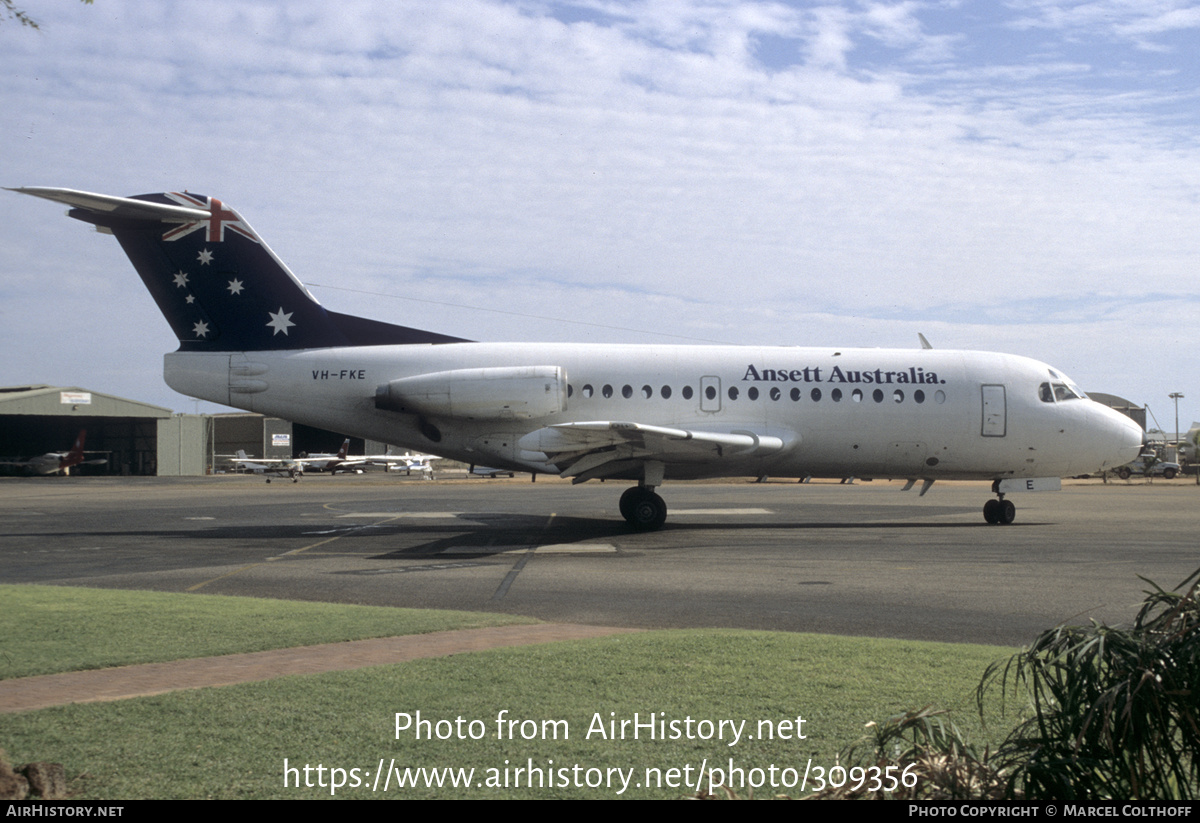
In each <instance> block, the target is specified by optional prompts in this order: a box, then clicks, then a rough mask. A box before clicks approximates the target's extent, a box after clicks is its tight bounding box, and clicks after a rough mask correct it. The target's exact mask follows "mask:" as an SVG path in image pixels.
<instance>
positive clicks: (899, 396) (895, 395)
mask: <svg viewBox="0 0 1200 823" xmlns="http://www.w3.org/2000/svg"><path fill="white" fill-rule="evenodd" d="M892 399H893V400H895V401H896V402H897V403H903V402H904V392H902V391H900V390H899V389H896V390H895V391H894V392H892Z"/></svg>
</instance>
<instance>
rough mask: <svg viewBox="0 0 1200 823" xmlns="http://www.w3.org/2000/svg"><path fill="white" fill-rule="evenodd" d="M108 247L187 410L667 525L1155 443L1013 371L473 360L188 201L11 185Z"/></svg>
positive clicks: (506, 356) (1048, 478) (606, 351)
mask: <svg viewBox="0 0 1200 823" xmlns="http://www.w3.org/2000/svg"><path fill="white" fill-rule="evenodd" d="M15 191H18V192H21V193H23V194H30V195H34V196H37V197H43V198H46V199H48V200H54V201H57V202H59V203H64V204H66V205H68V206H70V207H71V209H70V211H68V214H69V215H70V216H71V217H74V218H76V219H79V220H82V221H84V222H87V223H91V224H94V225H95V226H96V228H97V229H98V230H99V231H101V232H105V233H108V234H112V235H114V236H115V237H116V238H117V240H118V241H119V242H120V243H121V246H122V247H123V248H124V250H125V252H126V254H128V255H129V258H130V260H131V261H132V262H133V265H134V267H135V268H136V269H137V272H138V274H139V275H141V278H142V280H143V281H144V282H145V284H146V287H147V288H148V289H149V290H150V293H151V294H152V295H153V296H154V299H155V301H157V303H158V306H159V308H160V309H161V310H162V312H163V314H164V315H165V316H166V319H167V322H168V323H170V325H171V328H172V329H173V330H174V332H175V334H176V336H177V337H178V338H179V342H180V345H179V349H178V351H175V352H172V353H170V354H167V355H166V357H165V365H164V376H165V378H166V381H167V383H168V384H169V385H170V386H171V387H172V388H174V389H175V390H176V391H179V392H181V393H183V394H186V395H189V396H192V397H201V398H204V399H206V400H211V401H214V402H217V403H223V404H227V405H230V406H236V407H238V408H242V409H248V410H250V411H255V412H261V413H264V414H269V415H273V416H278V417H283V418H286V419H289V420H293V421H296V422H300V423H305V424H307V425H310V426H317V427H321V428H326V429H332V430H335V431H340V432H346V433H350V434H353V435H355V436H358V437H364V438H368V439H371V440H378V441H382V442H386V443H397V444H401V445H403V446H405V447H408V448H412V449H418V450H422V451H434V452H436V453H438V454H440V455H444V456H446V457H451V458H454V459H457V460H462V461H464V462H467V463H472V464H479V465H488V466H496V467H504V468H507V469H512V470H515V471H526V472H554V473H556V474H560V475H562V476H563V477H570V478H572V480H574V482H577V483H582V482H584V481H587V480H592V479H596V478H608V479H618V480H629V481H634V483H636V485H633V486H631V487H630V488H628V489H627V490H626V491H625V493H624V494H622V495H621V500H620V510H621V514H622V515H624V517H625V519H626V520H628V521H629V523H630V524H631V525H632V526H633V527H634V528H637V529H656V528H658V527H660V526H661V525H662V524H663V522H664V521H665V520H666V516H667V507H666V504H665V503H664V502H663V500H662V498H661V497H660V496H659V495H658V494H656V493H655V489H656V488H658V487H659V486H661V485H662V484H663V482H664V481H666V480H674V479H687V478H700V477H727V476H750V477H753V476H762V475H770V476H773V477H796V478H803V477H809V476H812V477H836V478H845V477H848V476H855V477H862V478H899V479H907V480H908V481H909V482H908V483H907V484H906V486H905V489H909V488H912V486H913V485H914V484H915V483H916V482H917V481H918V480H919V481H922V487H921V493H922V494H923V493H924V492H925V491H927V490H928V488H929V486H930V485H932V484H933V482H934V481H935V480H939V479H973V480H991V481H993V484H992V491H993V493H994V494H995V495H996V497H995V498H994V499H989V500H988V501H987V505H985V506H984V509H983V514H984V518H985V519H986V520H987V521H988V522H989V523H1011V522H1012V520H1013V518H1014V516H1015V512H1016V509H1015V507H1014V506H1013V504H1012V501H1010V500H1007V499H1005V494H1007V493H1009V492H1013V491H1018V490H1031V491H1040V490H1049V489H1057V488H1059V487H1060V485H1061V483H1060V480H1059V478H1061V477H1064V476H1068V475H1077V474H1084V473H1087V472H1095V471H1100V470H1103V469H1108V468H1113V467H1116V466H1120V465H1122V464H1124V463H1127V462H1128V461H1129V460H1131V459H1133V458H1134V457H1135V456H1137V454H1138V451H1139V448H1140V446H1141V443H1142V431H1141V429H1140V427H1138V426H1137V425H1136V424H1135V423H1133V422H1132V421H1130V420H1129V419H1127V418H1126V417H1124V416H1122V415H1120V414H1118V413H1117V412H1115V411H1112V410H1110V409H1108V408H1106V407H1104V406H1102V405H1100V404H1099V403H1095V402H1093V401H1091V400H1089V399H1087V397H1085V395H1084V394H1083V393H1082V392H1081V391H1080V390H1079V389H1078V388H1076V387H1075V386H1074V385H1073V384H1072V383H1071V381H1070V380H1068V379H1067V377H1066V376H1065V375H1063V373H1062V372H1060V371H1058V370H1057V369H1053V368H1050V367H1049V366H1047V365H1046V364H1045V363H1039V362H1037V361H1035V360H1029V359H1027V358H1024V357H1015V356H1012V355H1006V354H992V353H987V352H972V351H943V350H936V349H930V348H928V347H923V348H921V349H912V350H884V349H849V348H843V349H816V348H799V347H777V348H770V347H757V346H658V345H598V344H584V345H561V344H557V343H554V344H538V343H477V342H471V341H468V340H464V339H461V338H457V337H450V336H447V335H442V334H436V333H433V332H427V331H421V330H418V329H412V328H408V327H405V326H396V325H391V324H388V323H382V322H379V321H375V320H368V319H365V318H360V317H354V316H350V315H344V314H338V313H336V312H332V311H329V310H327V309H325V308H324V307H322V306H321V305H320V304H319V303H318V302H317V301H316V300H315V299H314V298H313V297H312V295H310V294H309V293H308V290H307V289H305V287H304V286H303V285H302V284H301V283H300V281H299V280H297V279H296V277H295V276H294V275H293V274H292V273H291V272H290V271H289V270H288V269H287V267H286V266H285V265H284V264H283V263H282V262H280V260H279V259H278V258H277V257H275V255H274V253H273V252H272V251H271V250H270V249H269V248H268V247H267V245H266V243H264V242H263V241H262V239H261V238H259V236H258V235H257V234H255V232H254V230H253V229H251V228H250V226H249V224H248V223H246V221H245V220H243V219H242V217H241V216H240V215H239V214H238V213H237V212H236V211H234V210H233V209H231V208H229V207H228V206H226V205H225V204H223V203H222V202H221V201H219V200H216V199H215V198H210V197H205V196H201V195H196V194H190V193H160V194H144V195H138V196H136V197H131V198H125V197H111V196H107V195H99V194H89V193H87V192H80V191H74V190H70V189H51V188H23V189H15Z"/></svg>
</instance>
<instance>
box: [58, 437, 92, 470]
mask: <svg viewBox="0 0 1200 823" xmlns="http://www.w3.org/2000/svg"><path fill="white" fill-rule="evenodd" d="M86 438H87V429H80V430H79V434H78V435H77V436H76V437H75V445H73V446H71V450H70V451H69V452H67V453H66V454H65V455H63V457H62V459H61V460H59V461H58V468H59V469H60V470H62V469H69V468H71V467H72V466H78V465H79V464H80V463H82V462H83V441H84V440H85V439H86Z"/></svg>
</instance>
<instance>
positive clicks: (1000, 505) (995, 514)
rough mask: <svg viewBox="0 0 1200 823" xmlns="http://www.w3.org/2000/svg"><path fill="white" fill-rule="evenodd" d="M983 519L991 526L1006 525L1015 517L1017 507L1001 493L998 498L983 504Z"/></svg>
mask: <svg viewBox="0 0 1200 823" xmlns="http://www.w3.org/2000/svg"><path fill="white" fill-rule="evenodd" d="M983 519H984V520H986V521H987V522H989V523H991V524H992V525H993V526H1007V525H1008V524H1009V523H1011V522H1013V521H1014V520H1016V519H1017V507H1016V506H1014V505H1013V502H1012V501H1011V500H1005V499H1004V497H1003V495H1001V497H1000V499H998V500H989V501H988V502H986V503H984V504H983Z"/></svg>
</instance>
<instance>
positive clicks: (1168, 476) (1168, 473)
mask: <svg viewBox="0 0 1200 823" xmlns="http://www.w3.org/2000/svg"><path fill="white" fill-rule="evenodd" d="M1174 479H1175V470H1174V469H1163V480H1174Z"/></svg>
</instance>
